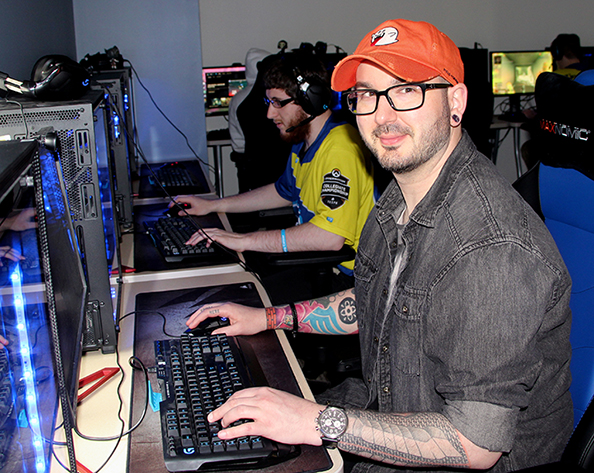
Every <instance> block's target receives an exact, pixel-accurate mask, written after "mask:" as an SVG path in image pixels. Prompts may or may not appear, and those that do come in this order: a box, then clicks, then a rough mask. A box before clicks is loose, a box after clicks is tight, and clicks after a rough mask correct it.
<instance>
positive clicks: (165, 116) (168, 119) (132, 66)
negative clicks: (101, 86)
mask: <svg viewBox="0 0 594 473" xmlns="http://www.w3.org/2000/svg"><path fill="white" fill-rule="evenodd" d="M124 61H125V62H127V63H128V64H130V68H131V69H132V71H133V72H134V74H135V75H136V80H137V81H138V83H139V84H140V86H141V87H142V88H143V89H144V91H145V92H146V93H147V95H148V96H149V99H150V100H151V102H152V103H153V105H154V106H155V108H156V109H157V111H158V112H159V113H160V114H161V115H162V116H163V118H165V120H167V122H168V123H169V124H170V125H171V126H172V127H173V128H174V129H175V130H176V131H177V132H178V133H179V134H180V135H181V136H182V137H183V138H184V139H185V141H186V145H187V146H188V148H189V149H190V151H192V153H193V154H194V156H195V157H196V159H197V160H198V161H200V162H201V163H203V164H204V165H205V166H208V167H209V169H211V170H212V171H213V172H214V167H213V166H211V165H210V164H209V163H207V162H205V161H204V160H203V159H202V158H200V156H198V154H197V153H196V151H194V148H192V145H190V140H189V139H188V137H187V136H186V134H185V133H184V132H183V131H181V130H180V129H179V128H178V127H177V125H176V124H175V123H173V121H171V119H170V118H169V117H168V116H167V115H166V114H165V112H163V110H161V108H160V107H159V105H157V102H156V101H155V99H154V98H153V96H152V94H151V92H150V91H149V90H148V89H147V88H146V87H145V85H144V84H143V83H142V80H140V76H139V75H138V72H137V71H136V69H135V68H134V65H133V64H132V63H131V62H130V61H129V60H127V59H125V60H124Z"/></svg>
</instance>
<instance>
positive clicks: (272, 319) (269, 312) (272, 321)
mask: <svg viewBox="0 0 594 473" xmlns="http://www.w3.org/2000/svg"><path fill="white" fill-rule="evenodd" d="M275 328H276V309H275V308H274V307H266V329H267V330H273V329H275Z"/></svg>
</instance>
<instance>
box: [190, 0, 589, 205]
mask: <svg viewBox="0 0 594 473" xmlns="http://www.w3.org/2000/svg"><path fill="white" fill-rule="evenodd" d="M199 1H200V34H201V41H202V58H203V65H205V66H211V65H224V64H231V63H233V62H241V63H243V62H244V59H245V53H246V52H247V50H248V49H249V48H251V47H258V48H261V49H264V50H267V51H270V52H272V53H274V52H276V51H277V44H278V41H279V40H281V39H284V40H286V41H287V42H288V44H289V48H297V47H299V45H300V43H301V42H304V41H307V42H311V43H314V44H315V42H317V41H324V42H326V43H327V44H328V45H338V46H340V47H341V48H343V49H344V50H346V52H348V53H351V52H353V50H354V49H355V48H356V46H357V44H358V42H359V40H360V39H361V38H362V37H363V36H364V35H365V33H367V32H368V31H370V30H371V29H373V28H374V27H375V26H377V25H379V24H380V23H381V22H382V21H383V20H385V19H389V18H406V19H410V20H424V21H429V22H430V23H433V24H434V25H436V26H437V27H438V28H439V29H441V30H442V31H444V32H445V33H446V34H447V35H448V36H450V37H451V38H452V40H453V41H454V42H455V43H456V44H457V45H458V46H461V47H474V44H475V43H479V44H480V45H482V47H484V48H487V49H489V50H496V49H499V50H514V49H529V48H535V49H540V48H544V47H547V46H549V45H550V43H551V41H552V40H553V39H554V38H555V36H557V34H558V33H577V34H578V35H580V37H581V39H582V44H583V45H585V46H594V28H592V18H594V1H592V0H566V1H563V2H561V1H559V0H530V1H528V0H374V1H373V2H368V1H364V0H199ZM329 51H333V50H332V49H331V47H329ZM225 126H226V123H225V122H224V120H223V119H222V118H216V119H215V118H209V119H207V123H206V127H207V129H215V128H223V127H225ZM525 138H526V136H524V133H522V140H523V139H525ZM227 154H228V153H227ZM497 167H498V168H499V169H500V171H501V172H502V174H503V175H504V176H506V177H507V178H508V179H509V180H510V181H513V180H514V179H515V177H516V167H515V160H514V155H513V146H512V134H511V133H510V134H509V135H508V138H507V139H506V140H505V141H504V142H503V144H502V146H501V148H500V152H499V158H498V163H497ZM225 176H226V177H225V179H226V185H225V188H226V191H225V192H226V194H229V193H234V192H235V190H234V188H233V179H234V177H235V169H234V168H233V166H232V165H231V163H230V162H229V160H228V157H227V156H225Z"/></svg>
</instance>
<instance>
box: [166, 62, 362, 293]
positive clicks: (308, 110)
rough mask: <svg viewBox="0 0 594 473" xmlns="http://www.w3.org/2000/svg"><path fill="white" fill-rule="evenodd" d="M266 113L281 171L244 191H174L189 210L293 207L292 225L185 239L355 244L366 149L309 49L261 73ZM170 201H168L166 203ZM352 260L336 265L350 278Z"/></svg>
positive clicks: (327, 246)
mask: <svg viewBox="0 0 594 473" xmlns="http://www.w3.org/2000/svg"><path fill="white" fill-rule="evenodd" d="M264 87H265V90H266V94H265V96H264V97H263V100H264V101H265V102H266V104H267V106H268V115H267V116H268V119H269V120H271V121H272V122H273V123H274V124H275V125H276V127H277V128H278V131H279V133H280V135H281V137H282V138H283V139H284V140H285V141H287V142H289V143H291V145H292V147H291V152H290V156H289V157H288V158H289V159H288V161H286V160H287V156H278V158H277V159H282V160H283V161H285V162H286V163H287V164H286V169H285V172H284V173H283V175H282V176H281V177H280V178H279V179H278V180H277V181H276V182H275V183H273V184H268V185H266V186H263V187H260V188H257V189H254V190H252V191H249V192H246V193H242V194H238V195H234V196H230V197H224V198H221V199H214V200H208V199H204V198H200V197H197V196H178V197H176V198H175V201H176V202H178V203H181V204H186V205H188V206H189V207H188V208H186V209H185V210H186V212H187V213H188V214H190V215H205V214H208V213H211V212H226V213H242V212H252V211H256V210H266V209H274V208H282V207H290V206H292V207H293V210H294V213H295V216H296V219H297V225H295V226H292V227H289V228H285V229H281V230H266V231H255V232H249V233H234V232H227V231H224V230H221V229H206V230H205V231H198V232H196V233H195V234H194V235H193V236H192V238H191V239H190V240H189V242H188V243H190V244H196V243H198V242H199V241H201V240H203V239H206V238H208V239H209V240H212V241H216V242H217V243H219V244H221V245H223V246H226V247H227V248H230V249H232V250H235V251H240V252H244V251H252V252H266V253H281V252H296V251H337V250H340V249H341V248H342V247H343V245H345V244H346V245H348V246H350V247H352V248H354V249H355V250H356V249H357V247H358V245H359V234H360V232H361V229H362V228H363V224H364V223H365V220H366V218H367V216H368V215H369V212H370V210H371V208H372V207H373V203H374V181H373V171H372V165H371V162H370V159H369V151H368V150H367V148H366V147H365V145H364V144H363V142H362V141H361V137H360V136H359V134H358V133H357V130H356V129H355V128H354V127H353V126H352V125H350V124H348V123H347V122H346V121H344V120H343V119H340V118H339V117H338V116H337V115H335V114H334V113H333V112H332V110H331V108H330V105H331V97H332V95H331V89H330V84H329V76H328V72H327V71H326V69H325V67H324V65H323V64H322V62H321V61H319V60H318V59H317V58H316V56H315V55H313V54H306V53H300V52H293V53H285V54H284V55H278V56H276V57H275V58H274V59H273V61H272V63H271V64H270V65H269V66H268V67H267V69H266V73H265V75H264ZM170 205H174V204H173V203H172V204H170ZM353 264H354V261H352V260H351V261H345V262H344V263H342V264H341V265H340V266H339V269H340V273H339V276H340V274H343V275H345V276H346V278H341V279H344V281H345V283H344V284H343V286H347V287H348V286H350V285H352V272H353Z"/></svg>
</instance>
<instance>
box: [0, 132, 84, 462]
mask: <svg viewBox="0 0 594 473" xmlns="http://www.w3.org/2000/svg"><path fill="white" fill-rule="evenodd" d="M11 155H13V156H15V155H19V156H20V158H26V159H29V160H30V162H31V163H32V165H31V167H30V168H29V171H28V173H27V177H26V178H25V179H19V177H20V176H19V175H15V176H14V179H15V182H18V184H16V185H15V186H14V188H13V189H12V190H11V191H10V192H8V193H5V194H4V193H3V195H4V196H5V197H4V198H3V199H2V202H1V203H0V204H1V207H2V215H1V216H2V218H1V219H0V223H1V224H2V225H1V227H0V231H1V232H2V233H3V236H6V235H10V237H11V240H10V244H11V247H12V249H13V251H15V252H18V253H21V254H22V255H23V256H24V259H18V258H12V259H10V258H7V257H6V253H3V255H4V257H3V258H2V261H1V264H2V265H1V266H0V270H1V271H0V273H2V277H0V299H1V304H0V314H1V317H0V334H2V335H3V336H4V337H5V338H6V339H7V340H8V342H9V345H8V346H7V347H6V348H0V371H2V373H1V375H0V383H1V384H2V386H1V387H0V470H2V471H7V472H13V471H14V472H16V471H49V464H50V461H51V451H52V448H53V447H52V445H53V439H54V433H55V430H56V429H57V428H58V427H59V426H60V423H61V422H63V427H64V436H65V439H66V444H67V447H68V448H67V449H68V457H69V458H68V461H69V463H70V468H71V470H72V471H75V468H76V463H75V458H74V448H73V439H72V426H73V425H74V424H73V422H74V415H75V409H76V403H77V396H78V375H79V364H80V360H81V356H82V338H83V336H82V334H83V328H84V322H85V311H86V301H87V296H88V288H87V284H86V280H85V277H84V274H83V270H82V265H81V262H80V258H79V254H78V247H77V241H76V235H75V231H74V227H73V225H72V221H71V218H70V212H69V210H68V202H67V197H66V189H65V185H64V180H63V179H62V178H61V176H60V172H61V169H60V166H59V164H58V161H57V154H56V153H55V152H53V151H52V150H50V149H48V148H47V147H45V146H41V145H38V143H37V142H36V141H26V142H25V141H22V142H19V141H8V142H0V157H1V158H2V159H4V158H7V157H8V158H10V156H11ZM30 183H33V185H34V195H33V196H31V195H30V192H29V189H28V187H27V185H28V184H30ZM31 206H34V207H35V208H36V220H35V221H33V220H31V219H30V218H29V215H30V214H29V212H28V209H29V208H31ZM27 222H28V223H29V224H31V225H29V227H30V228H28V229H25V228H24V225H23V224H24V223H27ZM25 233H26V234H27V238H26V241H29V240H31V237H32V238H33V239H34V242H35V243H36V246H37V248H38V253H39V255H40V257H41V258H40V259H41V263H42V266H43V284H40V283H38V282H34V283H31V284H28V283H26V279H25V278H24V277H23V276H24V273H26V271H28V270H29V269H28V259H29V258H31V255H30V254H29V253H27V252H25V248H24V246H23V242H24V241H25V239H24V238H23V234H25ZM6 243H7V241H5V244H6ZM60 405H61V406H62V416H61V417H62V420H60V417H59V416H58V415H57V414H58V407H59V406H60Z"/></svg>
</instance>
